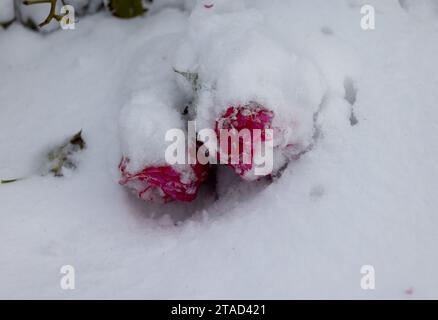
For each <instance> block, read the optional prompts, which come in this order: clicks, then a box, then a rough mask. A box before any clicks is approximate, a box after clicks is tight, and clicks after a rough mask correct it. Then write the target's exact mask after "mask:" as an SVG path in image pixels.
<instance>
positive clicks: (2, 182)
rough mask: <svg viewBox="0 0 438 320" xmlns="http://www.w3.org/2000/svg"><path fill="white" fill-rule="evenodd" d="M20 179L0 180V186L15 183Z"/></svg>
mask: <svg viewBox="0 0 438 320" xmlns="http://www.w3.org/2000/svg"><path fill="white" fill-rule="evenodd" d="M20 180H22V179H9V180H0V184H8V183H13V182H17V181H20Z"/></svg>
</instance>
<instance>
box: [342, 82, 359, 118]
mask: <svg viewBox="0 0 438 320" xmlns="http://www.w3.org/2000/svg"><path fill="white" fill-rule="evenodd" d="M344 88H345V96H344V99H345V100H346V101H347V102H348V103H349V104H350V106H351V115H350V124H351V125H352V126H355V125H357V124H358V123H359V120H357V118H356V115H355V114H354V105H355V104H356V100H357V88H356V86H355V84H354V81H353V80H352V79H351V78H348V77H347V78H345V80H344Z"/></svg>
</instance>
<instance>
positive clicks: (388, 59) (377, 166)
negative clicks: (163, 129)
mask: <svg viewBox="0 0 438 320" xmlns="http://www.w3.org/2000/svg"><path fill="white" fill-rule="evenodd" d="M165 2H166V3H168V4H173V5H169V6H165V5H163V1H162V2H160V1H158V0H157V3H156V4H155V6H156V7H155V9H154V10H152V11H151V13H150V14H148V15H147V16H146V17H144V18H138V19H133V20H129V21H125V20H118V19H116V18H113V17H111V16H110V15H109V14H108V13H106V12H101V13H98V14H96V15H93V16H87V17H81V18H80V21H79V22H78V23H77V24H76V29H75V30H69V31H63V30H58V31H55V32H52V33H48V34H40V33H35V32H32V31H29V30H28V29H25V28H23V27H22V26H21V25H19V24H18V23H15V24H13V25H11V26H10V27H9V28H8V29H6V30H2V29H1V27H0V133H1V134H0V178H1V179H13V178H25V179H24V180H22V181H17V182H14V183H9V184H1V185H0V297H1V298H60V299H71V298H186V299H191V298H194V299H200V298H203V299H210V298H232V299H234V298H241V299H243V298H245V299H252V298H260V299H262V298H268V299H269V298H396V299H404V298H407V299H410V298H438V274H437V272H436V271H437V270H438V211H437V208H438V196H437V195H438V143H437V135H438V120H437V119H438V109H437V108H436V103H437V101H438V90H437V88H438V41H437V39H438V1H436V0H400V1H397V0H380V1H378V0H368V1H365V0H333V1H326V0H312V1H304V0H277V1H272V0H271V1H265V0H248V1H242V2H241V5H242V6H237V5H236V6H233V8H232V9H230V7H227V6H226V1H225V0H211V1H199V3H198V6H197V7H196V8H195V10H194V11H193V14H192V18H190V16H191V8H192V7H193V6H192V5H191V4H192V3H193V1H186V3H185V5H182V2H183V1H180V2H178V1H175V0H173V1H165ZM239 2H240V1H239ZM178 3H179V4H180V5H178ZM210 3H214V4H215V7H213V8H212V9H207V8H205V7H203V5H204V4H210ZM365 4H371V5H373V6H374V7H375V8H376V29H375V30H367V31H366V30H363V29H362V28H361V25H360V21H361V18H362V16H363V15H362V14H361V12H360V11H361V7H362V6H363V5H365ZM203 8H204V9H205V10H208V11H206V12H202V11H201V10H203ZM224 8H225V9H224ZM227 8H228V9H227ZM230 10H231V13H230ZM234 11H236V12H238V14H245V15H246V14H247V13H248V12H251V14H252V15H255V16H257V19H258V20H257V21H258V22H257V23H259V24H261V25H259V26H258V28H260V30H262V31H263V34H264V36H265V37H267V38H266V39H269V41H275V43H277V44H279V45H281V47H282V48H283V50H285V51H287V52H288V53H290V54H293V55H294V56H296V57H298V58H299V59H303V60H305V61H308V63H309V64H311V65H312V66H313V68H315V69H316V70H317V72H318V74H319V75H320V77H321V79H322V80H323V81H322V82H323V86H322V88H324V89H323V90H324V91H323V93H322V100H321V101H320V106H319V108H320V111H319V113H318V117H317V127H318V129H319V131H320V135H319V138H318V139H317V141H316V143H315V146H314V148H313V150H312V151H311V152H308V153H306V154H305V155H304V156H302V157H301V158H300V159H299V160H298V161H296V162H294V163H292V164H291V165H290V166H289V167H288V168H287V170H286V171H285V173H284V174H283V176H282V177H281V179H279V180H276V181H275V182H274V183H272V184H268V183H267V182H263V181H261V182H258V183H257V182H255V183H254V182H253V183H245V182H241V181H240V180H239V178H237V177H235V176H234V175H233V174H232V173H231V172H230V170H229V169H226V168H221V169H220V173H219V185H218V189H217V193H218V196H219V198H218V199H217V200H216V199H215V195H214V194H213V192H212V190H211V186H206V187H205V188H204V189H203V190H201V194H200V195H199V197H198V199H197V200H196V202H195V203H192V204H176V203H171V204H167V205H158V204H148V203H144V202H142V201H140V200H138V199H136V198H135V197H134V196H132V195H131V194H130V193H129V192H127V191H126V190H125V189H124V188H122V187H121V186H119V185H118V183H117V182H118V178H119V173H118V171H117V165H118V163H119V161H120V157H121V147H120V136H119V131H120V130H119V122H120V110H121V108H122V107H123V106H126V105H127V104H129V102H130V101H131V99H132V95H133V94H134V93H138V92H143V91H144V90H151V88H153V90H155V92H156V93H160V94H164V95H165V94H167V93H166V90H169V88H171V87H169V86H168V85H166V84H165V81H167V76H166V75H162V74H163V72H162V70H166V68H170V67H171V66H172V65H174V64H180V63H182V64H183V65H189V64H190V61H189V60H187V59H188V58H187V57H188V55H187V54H186V52H184V49H182V48H184V46H182V43H183V41H186V40H187V39H189V40H190V41H196V32H195V33H193V32H194V30H193V27H194V25H196V23H199V21H198V20H196V19H195V18H196V17H197V15H200V14H203V15H207V17H208V15H211V19H216V20H212V21H215V22H214V23H213V27H212V26H211V25H210V26H209V27H208V28H206V29H204V28H203V25H202V23H201V24H199V25H196V26H197V27H199V28H200V30H199V33H200V34H199V39H200V40H199V41H204V40H205V39H208V36H207V37H206V35H205V32H206V30H207V31H208V30H210V29H209V28H213V30H214V32H217V33H218V35H220V34H221V30H220V29H219V30H218V28H219V27H220V26H221V23H222V25H224V28H226V27H227V26H229V23H224V20H222V19H226V18H225V17H228V18H229V14H237V13H235V12H234ZM233 12H234V13H233ZM242 12H243V13H242ZM248 14H249V13H248ZM194 16H195V18H193V17H194ZM204 18H205V17H204ZM194 20H196V21H195V22H194ZM205 21H209V20H208V18H207V19H205ZM242 21H243V22H242ZM239 23H242V25H243V24H244V23H245V20H244V19H242V20H239ZM184 39H186V40H184ZM194 39H195V40H194ZM203 39H204V40H203ZM220 40H221V41H225V40H224V39H223V38H220ZM209 41H210V42H211V39H210V40H209ZM225 42H226V41H225ZM218 43H219V41H218ZM258 45H259V46H260V51H261V54H263V53H264V52H266V50H264V49H265V47H264V45H265V43H264V42H263V41H261V42H260V43H259V44H258ZM198 49H199V48H198ZM238 50H240V49H239V48H237V49H236V52H234V51H232V52H233V54H238V53H239V51H238ZM255 50H257V43H256V44H255ZM197 56H198V57H199V56H202V54H199V52H198V55H197ZM274 56H275V55H274ZM205 57H207V58H205V59H206V60H205V61H208V62H211V61H214V60H212V59H210V60H209V59H208V54H206V55H205ZM181 59H182V60H181ZM274 60H275V59H273V65H274V66H275V62H276V61H274ZM254 61H255V62H257V59H255V60H254ZM225 62H226V59H222V60H221V61H220V63H221V64H223V63H225ZM218 63H219V62H218ZM225 64H226V63H225ZM262 64H263V63H254V65H251V60H249V61H246V65H245V67H244V68H243V67H242V69H238V70H240V71H242V70H243V71H245V70H251V68H252V67H253V68H255V69H257V68H258V67H261V65H262ZM208 67H209V68H206V69H207V71H208V72H210V73H209V74H214V73H215V72H219V73H220V72H222V71H223V73H224V74H226V72H230V71H229V69H226V68H227V66H226V65H218V66H213V65H208ZM248 68H249V69H248ZM268 69H269V68H268ZM290 76H291V77H294V76H295V75H292V74H291V75H290ZM268 79H269V78H268ZM312 79H314V78H312ZM271 80H272V81H275V79H271ZM307 80H309V79H307ZM270 83H271V82H269V83H267V85H266V87H267V88H269V85H270ZM242 88H243V89H242V90H244V88H245V87H244V86H243V87H242ZM307 88H308V89H309V90H310V92H313V93H314V94H315V95H318V94H319V93H318V92H319V91H318V90H313V88H312V87H311V86H310V87H307ZM228 89H229V91H226V92H231V93H235V92H234V91H233V88H228ZM274 89H275V88H274ZM321 90H322V89H321ZM239 92H241V91H240V90H239ZM313 98H315V99H316V100H317V99H318V98H317V97H315V96H314V97H313ZM150 112H151V113H154V112H158V111H157V110H154V109H153V108H151V109H150ZM204 113H205V112H204ZM210 116H211V115H210ZM356 122H357V123H356ZM164 125H166V124H165V123H163V126H164ZM80 129H82V130H83V136H84V139H85V140H86V142H87V149H86V150H85V151H84V152H83V153H82V154H81V155H80V162H79V166H78V169H77V170H75V171H73V172H72V173H71V174H70V175H69V176H68V177H64V178H54V177H50V176H41V175H39V174H38V173H39V170H40V168H41V166H42V165H43V163H44V156H45V153H46V152H47V150H50V148H51V147H53V146H56V145H58V144H59V143H60V142H62V141H63V140H64V139H65V138H68V137H69V136H71V135H73V134H75V133H76V132H78V131H79V130H80ZM151 143H155V142H154V141H152V142H151ZM163 143H164V137H163ZM63 265H72V266H73V267H74V268H75V280H76V288H75V290H67V291H66V290H62V289H61V287H60V280H61V277H62V274H60V268H61V267H62V266H63ZM363 265H372V266H373V267H374V269H375V285H376V286H375V290H363V289H362V288H361V286H360V283H361V278H362V277H363V275H362V274H361V272H360V271H361V267H362V266H363Z"/></svg>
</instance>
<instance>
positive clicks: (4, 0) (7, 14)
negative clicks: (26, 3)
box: [0, 0, 15, 24]
mask: <svg viewBox="0 0 438 320" xmlns="http://www.w3.org/2000/svg"><path fill="white" fill-rule="evenodd" d="M14 17H15V12H14V0H0V24H2V23H8V22H11V21H12V20H14Z"/></svg>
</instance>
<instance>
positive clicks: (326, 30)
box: [321, 26, 333, 36]
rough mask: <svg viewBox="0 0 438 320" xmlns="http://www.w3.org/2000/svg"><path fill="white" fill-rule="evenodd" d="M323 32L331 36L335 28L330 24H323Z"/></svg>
mask: <svg viewBox="0 0 438 320" xmlns="http://www.w3.org/2000/svg"><path fill="white" fill-rule="evenodd" d="M321 33H322V34H324V35H326V36H331V35H333V29H332V28H330V27H328V26H323V27H322V28H321Z"/></svg>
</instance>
